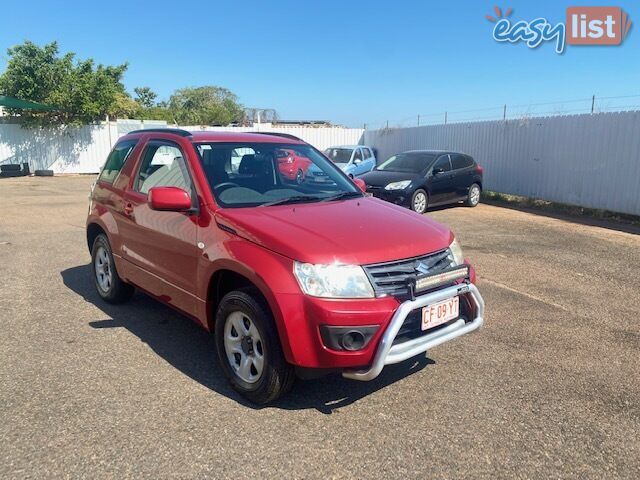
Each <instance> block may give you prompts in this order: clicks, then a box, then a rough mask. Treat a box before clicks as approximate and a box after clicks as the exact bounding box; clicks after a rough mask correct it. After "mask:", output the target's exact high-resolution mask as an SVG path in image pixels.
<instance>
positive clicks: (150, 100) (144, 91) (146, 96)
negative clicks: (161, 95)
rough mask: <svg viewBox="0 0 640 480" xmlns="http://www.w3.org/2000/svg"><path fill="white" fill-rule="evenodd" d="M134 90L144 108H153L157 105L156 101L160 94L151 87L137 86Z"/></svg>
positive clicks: (137, 99) (137, 100)
mask: <svg viewBox="0 0 640 480" xmlns="http://www.w3.org/2000/svg"><path fill="white" fill-rule="evenodd" d="M133 91H134V92H135V94H136V102H138V103H139V104H140V105H142V106H143V107H144V108H151V107H154V106H155V101H156V98H157V97H158V95H157V94H156V92H154V91H153V90H151V89H150V88H149V87H136V88H134V89H133Z"/></svg>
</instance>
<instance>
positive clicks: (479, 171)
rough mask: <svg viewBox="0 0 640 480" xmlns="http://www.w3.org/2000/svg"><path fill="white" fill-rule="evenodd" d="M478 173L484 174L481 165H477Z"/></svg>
mask: <svg viewBox="0 0 640 480" xmlns="http://www.w3.org/2000/svg"><path fill="white" fill-rule="evenodd" d="M476 172H478V173H479V174H481V175H482V174H483V173H484V168H482V167H481V166H480V165H476Z"/></svg>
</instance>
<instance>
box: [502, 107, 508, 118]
mask: <svg viewBox="0 0 640 480" xmlns="http://www.w3.org/2000/svg"><path fill="white" fill-rule="evenodd" d="M502 120H503V121H506V120H507V104H506V103H505V104H504V108H503V109H502Z"/></svg>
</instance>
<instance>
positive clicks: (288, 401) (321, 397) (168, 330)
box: [61, 265, 435, 414]
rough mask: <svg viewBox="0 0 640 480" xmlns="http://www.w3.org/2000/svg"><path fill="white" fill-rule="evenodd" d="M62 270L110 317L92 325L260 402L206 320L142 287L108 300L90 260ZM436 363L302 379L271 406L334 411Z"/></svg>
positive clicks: (209, 383)
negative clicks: (231, 370)
mask: <svg viewBox="0 0 640 480" xmlns="http://www.w3.org/2000/svg"><path fill="white" fill-rule="evenodd" d="M61 275H62V280H63V282H64V284H65V285H66V286H67V287H68V288H69V289H71V290H72V291H74V292H75V293H77V294H78V295H80V296H82V297H83V298H84V299H85V300H86V301H87V302H90V303H92V304H94V305H95V306H97V307H98V308H99V309H100V310H102V311H103V312H104V314H105V315H106V316H107V317H109V318H108V319H101V320H94V321H90V322H89V325H90V326H91V327H92V328H95V329H100V328H126V329H127V330H128V331H129V332H131V333H132V334H134V335H135V336H136V337H138V338H139V339H140V340H141V341H142V342H144V343H146V344H147V345H149V347H151V348H152V349H153V351H154V352H156V353H157V354H158V355H160V356H161V357H162V358H163V359H164V360H166V361H167V362H168V363H169V364H171V365H172V366H173V367H175V368H177V369H178V370H180V371H181V372H182V373H184V374H185V375H187V376H189V377H190V378H192V379H193V380H195V381H197V382H199V383H201V384H202V385H204V386H206V387H207V388H210V389H211V390H213V391H215V392H217V393H219V394H221V395H225V396H227V397H229V398H232V399H234V400H236V401H237V402H238V403H240V404H242V405H245V406H247V407H250V408H256V406H255V405H253V404H250V403H248V402H247V401H246V400H244V399H243V397H241V396H240V395H239V394H238V393H236V392H235V391H234V390H233V389H232V388H231V387H230V386H229V384H228V383H227V380H226V378H225V377H224V376H223V374H222V370H221V369H220V368H219V366H218V364H217V359H216V354H215V344H214V341H213V337H212V335H210V334H209V333H208V332H207V331H205V330H204V329H202V328H201V327H200V326H198V325H196V324H195V323H194V322H192V321H191V320H189V319H188V318H186V317H184V316H182V315H180V314H179V313H177V312H175V311H174V310H172V309H171V308H169V307H167V306H165V305H163V304H161V303H159V302H157V301H156V300H154V299H152V298H151V297H149V296H147V295H145V294H143V293H140V292H136V294H135V295H134V297H133V298H132V300H131V301H130V302H129V303H127V304H124V305H111V304H108V303H106V302H104V301H103V300H102V299H101V298H100V297H99V296H98V294H97V293H96V291H95V287H94V285H93V279H92V275H91V266H90V265H81V266H77V267H73V268H69V269H67V270H64V271H63V272H61ZM432 363H435V362H434V361H433V360H431V359H428V358H425V357H423V356H420V357H417V358H416V359H413V360H409V361H407V362H404V363H401V364H398V365H390V366H388V367H386V368H385V369H384V370H383V372H382V374H381V375H380V376H379V377H378V378H376V379H375V380H373V381H371V382H359V381H354V380H346V379H344V378H342V377H341V376H339V375H330V376H326V377H323V378H319V379H316V380H309V381H298V382H297V383H296V385H295V386H294V388H293V390H292V392H291V393H289V394H288V395H287V396H285V397H284V398H282V399H281V400H279V401H278V402H276V403H275V404H273V405H270V406H271V407H276V408H282V409H288V410H299V409H309V408H314V409H316V410H318V411H320V412H322V413H325V414H331V413H333V412H334V411H336V410H337V409H339V408H341V407H345V406H347V405H350V404H352V403H355V402H357V401H358V400H360V399H361V398H363V397H365V396H367V395H369V394H371V393H373V392H376V391H377V390H380V389H382V388H384V387H386V386H387V385H390V384H392V383H394V382H396V381H398V380H400V379H401V378H403V377H406V376H407V375H410V374H413V373H416V372H418V371H420V370H422V369H423V368H425V367H426V366H427V365H429V364H432Z"/></svg>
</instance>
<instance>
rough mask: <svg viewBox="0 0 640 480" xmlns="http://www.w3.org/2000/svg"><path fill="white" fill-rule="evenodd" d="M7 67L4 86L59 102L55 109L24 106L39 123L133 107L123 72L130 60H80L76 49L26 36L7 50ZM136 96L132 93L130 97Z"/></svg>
mask: <svg viewBox="0 0 640 480" xmlns="http://www.w3.org/2000/svg"><path fill="white" fill-rule="evenodd" d="M7 54H8V56H9V61H8V63H7V69H6V70H5V72H4V73H3V74H2V75H0V92H2V94H4V95H9V96H12V97H17V98H20V99H23V100H30V101H34V102H39V103H44V104H47V105H53V106H56V107H58V108H59V110H57V111H55V112H37V113H36V112H29V111H28V110H25V111H20V112H10V113H20V115H21V116H22V117H25V118H26V120H27V121H30V122H32V123H38V124H56V123H88V122H93V121H96V120H102V119H104V118H105V117H106V115H111V116H118V115H126V114H127V113H131V107H132V105H131V104H128V102H127V100H126V99H128V98H129V96H128V95H127V93H126V91H125V89H124V85H123V84H122V76H123V75H124V72H125V71H126V70H127V64H126V63H125V64H122V65H118V66H105V65H95V63H94V61H93V60H92V59H88V60H82V61H76V60H75V54H73V53H67V54H65V55H63V56H60V55H59V50H58V44H57V43H56V42H52V43H49V44H47V45H45V46H44V47H39V46H38V45H36V44H34V43H32V42H30V41H26V42H25V43H23V44H21V45H17V46H15V47H13V48H9V49H8V50H7ZM129 99H130V98H129Z"/></svg>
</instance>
